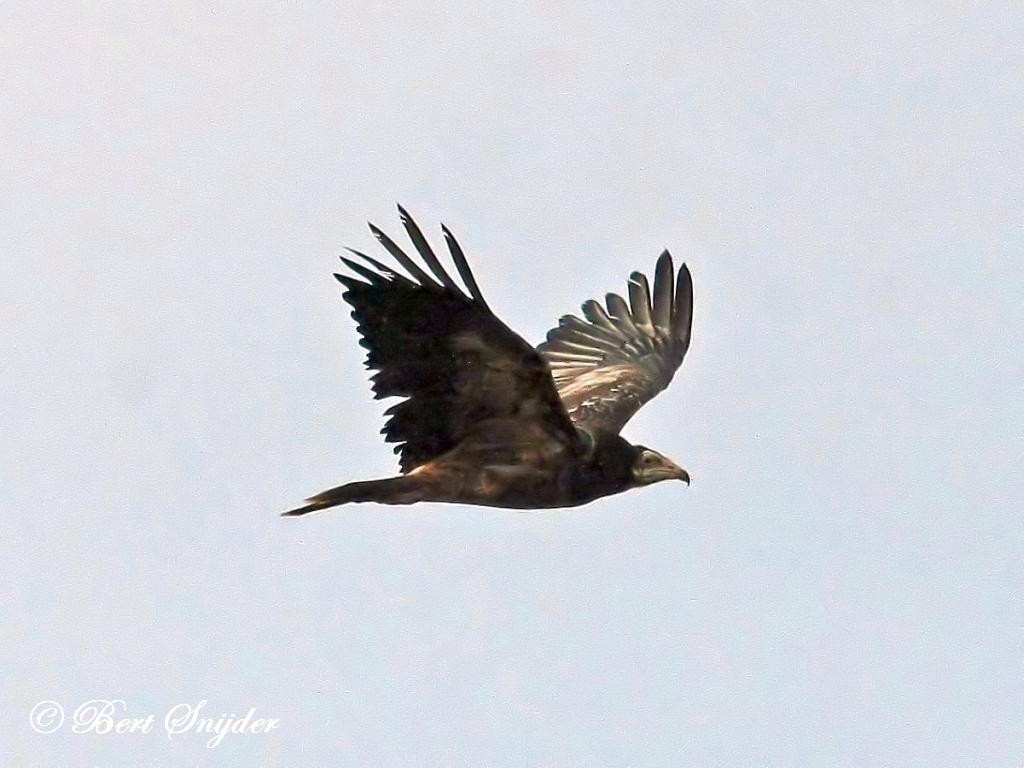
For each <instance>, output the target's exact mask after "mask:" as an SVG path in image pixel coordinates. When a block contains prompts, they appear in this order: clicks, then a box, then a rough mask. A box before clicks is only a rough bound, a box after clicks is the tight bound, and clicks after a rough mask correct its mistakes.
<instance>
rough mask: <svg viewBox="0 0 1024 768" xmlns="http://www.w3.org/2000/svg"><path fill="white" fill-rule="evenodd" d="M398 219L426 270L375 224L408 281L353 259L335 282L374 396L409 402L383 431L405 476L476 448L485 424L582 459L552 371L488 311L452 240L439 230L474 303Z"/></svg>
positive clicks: (372, 262) (412, 227)
mask: <svg viewBox="0 0 1024 768" xmlns="http://www.w3.org/2000/svg"><path fill="white" fill-rule="evenodd" d="M398 211H399V214H400V215H401V217H402V223H403V224H404V225H405V229H406V232H407V233H408V234H409V238H410V239H411V240H412V243H413V245H414V246H415V247H416V250H417V251H418V253H419V255H420V257H421V258H422V260H423V263H424V264H425V266H426V269H424V268H423V267H422V266H420V265H419V264H417V263H416V261H414V260H413V259H412V258H410V257H409V256H408V255H407V254H406V253H405V252H404V251H402V249H401V248H399V247H398V245H396V244H395V242H394V241H393V240H391V238H389V237H388V236H387V235H385V234H384V233H383V232H382V231H381V230H379V229H378V228H377V227H375V226H373V225H372V224H371V225H370V229H371V231H372V232H373V234H374V236H375V237H376V238H377V240H378V241H380V243H381V245H383V246H384V248H385V249H386V250H387V251H388V253H389V254H391V256H392V258H393V259H394V260H395V261H396V262H397V263H398V264H399V265H401V267H402V268H403V269H404V270H405V271H406V272H407V273H408V275H404V274H401V273H400V272H398V271H396V270H395V269H393V268H391V267H389V266H386V265H384V264H382V263H381V262H379V261H377V260H376V259H372V258H370V257H369V256H367V255H365V254H362V253H359V252H358V251H352V253H353V254H354V255H355V256H356V257H358V259H359V261H355V260H352V259H348V258H343V259H342V261H344V262H345V265H346V266H347V267H348V268H349V269H350V270H351V271H352V272H353V273H354V274H343V275H335V277H336V278H337V279H338V280H339V282H341V283H342V285H344V286H345V288H346V289H347V290H346V291H345V293H344V294H343V297H344V299H345V301H347V302H348V303H349V304H350V305H351V306H352V309H353V311H352V317H353V318H354V319H355V321H356V322H357V323H358V326H359V333H360V334H361V335H362V340H361V341H360V344H361V345H362V346H363V347H364V348H366V350H367V351H368V355H367V361H366V365H367V367H368V368H370V369H372V370H375V371H376V373H375V374H374V375H373V377H372V380H373V391H374V394H375V396H376V397H377V398H384V397H394V396H398V397H403V398H406V399H405V400H403V401H402V402H400V403H398V404H396V405H393V406H391V407H390V408H388V409H387V411H386V412H385V413H386V415H387V416H389V419H388V421H387V423H386V425H385V426H384V429H383V430H382V432H383V433H384V435H385V436H386V440H387V441H388V442H391V443H398V445H397V446H396V447H395V453H398V454H400V464H401V468H402V472H409V471H411V470H413V469H415V468H416V467H418V466H420V465H422V464H423V463H425V462H427V461H430V460H431V459H434V458H436V457H437V456H440V455H441V454H443V453H446V452H447V451H449V450H450V449H452V448H454V447H455V446H457V445H459V444H460V443H462V442H463V441H466V440H470V441H472V440H473V439H475V437H474V436H476V435H479V434H480V433H481V425H487V424H497V425H500V424H501V423H502V422H503V421H507V422H509V423H511V424H515V425H517V426H518V427H522V428H523V429H522V430H519V431H520V433H525V432H529V433H530V434H533V435H535V436H536V437H535V439H536V440H537V441H538V445H537V446H536V448H537V450H538V451H541V452H544V453H549V452H550V451H552V450H554V451H558V450H561V449H569V450H572V451H575V450H577V449H578V448H579V441H580V438H579V437H578V434H577V432H576V429H575V427H574V426H573V423H572V421H571V420H570V418H569V415H568V413H567V412H566V410H565V407H564V406H563V405H562V402H561V400H560V399H559V397H558V392H557V390H556V389H555V385H554V382H553V381H552V378H551V374H550V373H549V371H548V367H547V364H546V363H545V362H544V360H543V358H542V357H541V356H540V354H538V353H537V351H536V350H535V349H534V348H533V347H531V346H530V345H529V344H528V343H527V342H526V341H524V340H523V339H522V338H521V337H520V336H519V335H518V334H516V333H515V332H514V331H512V330H511V329H510V328H509V327H508V326H506V325H505V324H504V323H503V322H502V321H501V320H499V319H498V318H497V317H496V316H495V315H494V314H493V313H492V312H491V310H490V308H489V307H488V306H487V303H486V302H485V301H484V298H483V295H482V294H481V293H480V288H479V287H478V286H477V284H476V280H475V279H474V278H473V273H472V272H471V271H470V268H469V263H468V262H467V261H466V257H465V256H464V255H463V252H462V249H461V248H460V247H459V244H458V243H457V242H456V240H455V238H454V237H453V236H452V234H451V232H450V231H449V230H448V229H447V228H446V227H444V226H443V225H442V230H443V231H444V236H445V240H446V241H447V244H448V249H449V251H450V253H451V256H452V261H453V262H454V263H455V267H456V269H457V271H458V274H459V277H460V278H461V279H462V282H463V283H464V284H465V288H466V289H468V295H467V293H466V291H465V290H464V289H462V288H460V287H459V285H458V284H457V283H456V282H455V281H454V280H453V279H452V277H451V276H450V275H449V274H448V273H447V272H446V271H445V269H444V267H443V266H442V265H441V262H440V261H439V260H438V258H437V256H436V255H435V254H434V252H433V251H432V250H431V248H430V245H429V244H428V243H427V241H426V238H424V236H423V234H422V232H421V231H420V229H419V227H417V226H416V223H415V222H414V221H413V220H412V219H411V218H410V217H409V214H408V213H406V211H405V210H404V209H403V208H402V207H401V206H399V208H398ZM427 270H429V274H428V271H427ZM491 431H492V432H493V431H494V430H491ZM498 431H500V430H498Z"/></svg>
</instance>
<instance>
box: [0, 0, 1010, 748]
mask: <svg viewBox="0 0 1024 768" xmlns="http://www.w3.org/2000/svg"><path fill="white" fill-rule="evenodd" d="M383 5H384V4H383V3H346V2H338V3H309V2H305V0H296V1H295V2H262V3H228V2H220V1H219V0H214V1H213V2H209V1H208V0H199V2H198V3H170V2H160V1H157V2H154V1H153V0H147V1H146V2H142V1H141V0H140V1H139V2H127V1H125V2H89V3H85V2H82V3H49V2H22V1H21V0H6V2H3V3H2V4H0V253H2V254H3V256H2V258H0V330H2V332H0V444H2V448H0V508H2V511H3V514H2V515H0V541H2V544H0V547H2V551H3V557H2V559H0V581H2V583H3V588H2V589H0V601H2V603H0V609H2V613H3V619H2V621H0V657H2V659H3V661H2V663H0V667H2V671H0V694H2V702H0V745H3V746H2V747H0V764H3V765H4V766H8V765H10V766H32V767H33V768H35V767H37V766H45V767H49V766H54V767H56V766H72V767H74V768H79V767H82V766H102V768H114V767H116V766H129V765H130V766H157V765H159V766H161V767H162V768H186V767H189V768H191V767H193V766H236V765H238V766H241V765H245V766H260V765H267V766H271V765H272V766H284V765H288V766H370V765H374V766H441V765H444V766H484V765H487V766H534V765H549V766H627V765H630V766H649V765H666V766H667V765H679V766H684V765H688V766H729V767H732V766H735V767H737V768H743V767H746V766H751V767H755V766H756V767H758V768H764V767H765V766H777V767H778V766H880V767H881V766H894V765H899V766H928V767H929V768H931V767H932V766H960V765H991V766H1018V765H1020V764H1021V763H1022V762H1024V604H1022V602H1021V599H1022V596H1024V595H1022V591H1024V587H1022V585H1024V519H1022V499H1024V480H1022V473H1021V463H1022V455H1024V434H1022V432H1024V428H1022V425H1024V390H1022V374H1024V289H1022V282H1024V258H1022V252H1024V181H1022V180H1024V141H1022V137H1024V91H1022V83H1024V54H1022V51H1024V19H1022V17H1021V14H1020V8H1019V6H1016V4H1012V3H1006V4H999V3H985V2H979V3H970V4H968V3H936V2H912V3H908V2H896V3H893V2H884V3H883V2H868V3H864V2H861V3H853V4H847V7H846V8H845V9H837V8H836V6H837V4H834V3H808V4H802V3H795V2H780V3H765V2H733V3H724V4H715V3H704V2H699V3H695V2H684V3H679V2H666V3H641V4H627V3H593V4H590V3H571V2H566V3H561V2H557V3H556V2H539V1H538V0H527V2H519V3H475V2H462V3H452V4H449V5H439V4H437V3H426V2H407V3H392V4H389V8H388V10H382V6H383ZM395 202H402V203H403V204H405V205H406V206H407V207H408V208H409V209H410V211H411V212H412V214H413V215H414V216H415V217H416V218H417V219H418V221H419V223H420V225H421V226H422V228H423V230H424V231H425V232H426V233H427V235H428V237H430V238H431V239H433V241H434V242H435V243H436V244H440V243H441V242H442V240H441V239H440V237H439V227H438V225H439V222H440V221H442V220H443V221H444V222H445V223H446V224H448V225H449V226H450V227H451V228H452V229H453V231H454V232H455V233H456V235H457V236H458V237H459V238H460V240H461V242H462V245H463V247H464V249H465V251H466V253H467V255H468V257H469V259H470V260H471V262H472V264H473V265H474V268H475V270H476V274H477V277H478V280H479V282H480V284H481V287H482V289H483V291H484V294H485V295H486V296H487V297H488V299H489V301H490V304H491V306H492V307H493V308H494V309H495V311H496V312H497V313H498V314H499V315H500V316H501V317H502V318H503V319H504V320H505V321H506V322H507V323H508V324H509V325H510V326H511V327H512V328H514V329H516V330H517V331H519V332H520V333H521V334H522V335H523V336H524V337H525V338H527V339H529V340H531V341H533V342H534V343H536V342H539V341H541V340H542V339H543V336H544V333H545V332H546V330H547V329H548V328H549V327H550V326H552V325H553V324H554V323H555V322H556V321H557V319H558V317H559V316H560V315H561V314H564V313H567V312H573V311H577V310H578V306H579V304H580V303H581V302H582V301H584V300H585V299H588V298H591V297H600V296H602V295H603V294H604V293H605V292H606V291H610V290H616V291H623V290H625V286H626V279H627V277H628V275H629V273H630V271H632V270H634V269H642V270H644V271H647V272H648V274H650V272H651V270H652V269H653V266H654V262H655V259H656V257H657V255H658V253H659V252H660V251H661V249H662V248H665V247H667V248H669V249H670V250H671V251H672V252H673V254H674V255H675V256H676V258H677V260H685V261H686V262H687V263H688V264H689V266H690V268H691V270H692V272H693V276H694V282H695V292H696V316H695V320H694V332H693V345H692V347H691V349H690V353H689V356H688V358H687V360H686V363H685V365H684V366H683V369H682V370H681V372H680V374H679V375H678V376H677V377H676V380H675V382H674V383H673V385H672V387H671V388H670V389H669V390H668V391H667V392H665V393H664V394H663V395H661V396H659V397H658V398H657V399H656V400H655V401H654V402H652V403H651V404H650V405H648V406H647V407H646V408H645V409H644V410H643V411H642V412H641V413H640V414H639V415H638V416H637V417H636V418H635V419H634V420H633V421H632V422H631V423H630V424H629V425H628V426H627V428H626V430H625V434H626V436H627V437H628V438H629V439H631V440H634V441H636V442H640V443H644V444H646V445H650V446H651V447H653V448H656V449H657V450H659V451H661V452H663V453H665V454H666V455H668V456H670V457H671V458H672V459H674V460H676V461H677V462H678V463H679V464H681V465H682V466H684V467H686V468H687V469H688V470H689V471H690V474H691V475H692V476H693V485H692V486H691V487H690V488H687V487H686V486H684V485H683V484H681V483H664V484H661V485H658V486H656V487H652V488H648V489H644V490H639V491H633V492H630V493H628V494H625V495H622V496H618V497H614V498H609V499H604V500H600V501H598V502H595V503H593V504H590V505H589V506H586V507H584V508H581V509H577V510H570V511H561V512H554V513H545V514H522V513H515V512H506V511H496V510H488V509H477V508H468V507H458V506H452V505H443V504H423V505H419V506H416V507H412V508H405V509H403V508H397V509H396V508H383V507H378V506H374V505H360V506H352V507H346V508H343V509H338V510H334V511H332V512H330V513H326V514H323V515H320V516H317V517H314V518H306V519H300V520H282V519H280V518H279V517H278V516H277V513H278V512H279V511H281V510H283V509H287V508H290V507H292V506H295V505H296V504H297V503H299V502H301V500H302V499H303V498H304V497H306V496H308V495H310V494H312V493H314V492H316V491H319V490H322V489H323V488H326V487H329V486H332V485H337V484H340V483H342V482H345V481H347V480H352V479H358V478H367V477H376V476H382V475H387V474H389V473H391V472H393V471H394V470H395V467H396V463H395V459H394V456H393V455H392V454H391V451H390V448H389V447H387V446H385V445H384V443H383V442H382V440H381V438H380V435H379V434H378V430H379V429H380V427H381V425H382V424H383V417H382V406H381V404H379V403H377V402H375V401H374V400H373V399H372V397H371V394H370V388H369V385H368V381H367V375H366V372H365V371H364V369H363V367H362V359H363V351H362V350H361V349H360V347H359V346H358V344H357V336H356V333H355V329H354V326H353V323H352V321H351V320H350V319H349V317H348V311H347V309H346V308H345V307H344V306H343V305H342V303H341V301H340V290H339V286H338V285H337V284H336V283H335V281H334V280H333V278H332V277H331V273H332V271H334V270H335V269H336V268H337V267H338V266H339V263H338V261H337V256H338V255H339V254H340V253H341V252H342V247H343V246H345V245H351V246H353V247H357V248H361V249H365V250H368V251H370V252H372V253H374V254H377V253H378V252H379V249H378V248H377V246H376V245H375V243H374V242H373V240H372V238H371V236H370V234H369V232H368V231H367V229H366V225H365V222H366V221H367V220H371V221H373V222H375V223H376V224H378V225H379V226H381V227H382V228H384V229H385V230H386V231H390V232H392V233H393V234H395V235H396V237H397V235H399V234H401V228H400V224H399V222H398V217H397V214H396V212H395V209H394V203H395ZM92 699H121V700H123V701H124V702H125V704H124V707H123V708H121V707H120V705H119V709H118V717H123V716H125V715H127V716H129V717H138V718H144V717H146V716H148V715H150V714H152V715H154V725H153V727H152V730H151V732H149V733H144V734H143V733H135V734H116V733H110V734H106V735H98V734H95V733H85V734H76V733H73V732H72V731H71V726H72V724H73V723H72V721H73V716H74V712H75V710H76V709H77V708H78V707H79V705H81V704H83V703H84V702H87V701H89V700H92ZM45 700H51V701H54V702H57V703H58V704H60V705H61V707H63V709H64V711H65V718H66V719H65V722H64V724H63V726H62V727H61V728H60V729H59V730H58V731H56V732H54V733H50V734H41V733H37V732H36V731H35V730H33V728H32V727H31V724H30V718H29V716H30V712H31V711H32V710H33V707H35V706H36V704H37V703H39V702H42V701H45ZM203 700H206V701H207V702H208V703H207V705H206V709H205V710H204V711H203V713H202V716H206V715H213V716H218V717H219V716H220V715H221V714H228V715H230V714H237V715H238V716H242V715H244V714H245V713H246V712H248V710H249V709H250V708H253V707H255V708H256V710H257V713H256V715H255V717H263V718H277V719H279V720H280V725H279V727H278V728H277V729H275V730H273V731H271V732H270V733H266V734H246V735H238V734H235V735H228V736H227V737H226V738H225V739H224V741H223V742H222V743H221V744H220V745H219V746H218V747H216V748H214V749H210V748H207V747H206V740H207V738H208V737H201V736H198V735H196V734H194V733H184V734H179V735H177V736H175V737H174V738H168V736H167V734H166V733H165V732H164V730H163V728H164V725H163V719H164V716H165V715H166V714H167V712H168V711H169V710H171V709H172V708H173V707H175V706H177V705H179V704H183V703H187V704H190V705H192V706H195V705H196V704H198V702H200V701H203ZM3 750H7V751H6V752H4V751H3Z"/></svg>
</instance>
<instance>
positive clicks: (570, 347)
mask: <svg viewBox="0 0 1024 768" xmlns="http://www.w3.org/2000/svg"><path fill="white" fill-rule="evenodd" d="M606 303H607V305H608V311H607V312H606V311H605V310H604V308H603V307H602V306H601V305H600V304H598V303H597V302H596V301H593V300H591V301H587V302H586V303H584V304H583V317H584V318H586V319H585V320H584V319H581V318H579V317H576V316H574V315H566V316H565V317H563V318H562V319H561V320H559V322H558V327H557V328H553V329H551V330H550V331H549V332H548V336H547V341H545V342H544V343H542V344H541V345H540V346H539V347H537V350H538V351H539V352H540V353H541V354H542V355H543V356H544V359H545V360H547V362H548V365H549V366H551V375H552V376H553V377H554V379H555V385H556V386H557V387H558V394H559V396H560V397H561V398H562V402H563V403H564V404H565V407H566V409H567V410H568V411H569V416H570V417H571V418H572V420H573V422H574V423H575V424H576V425H577V426H579V427H583V428H588V429H600V430H605V431H609V432H614V433H617V432H619V431H620V430H621V429H622V427H623V426H624V425H625V424H626V422H627V421H629V420H630V418H632V416H633V414H634V413H636V412H637V411H638V410H640V407H641V406H643V404H644V403H646V402H647V401H648V400H650V399H651V398H653V397H654V396H655V395H657V394H658V393H659V392H661V390H663V389H665V387H667V386H668V384H669V382H670V381H671V380H672V376H673V375H674V374H675V372H676V370H678V368H679V366H680V365H681V364H682V362H683V357H684V356H685V355H686V350H687V348H688V347H689V346H690V325H691V322H692V320H693V281H692V279H691V278H690V270H688V269H687V268H686V265H685V264H684V265H683V266H682V267H680V269H679V275H678V278H677V277H676V274H675V269H674V267H673V266H672V257H671V256H670V255H669V253H668V251H665V252H663V253H662V254H661V256H660V257H659V258H658V264H657V267H656V268H655V273H654V297H653V301H652V300H651V290H650V287H649V285H648V283H647V278H646V277H645V276H644V275H642V274H640V273H639V272H634V273H633V274H632V275H630V277H629V304H627V303H626V301H625V300H624V299H623V298H622V297H621V296H618V295H616V294H614V293H609V294H608V296H607V298H606Z"/></svg>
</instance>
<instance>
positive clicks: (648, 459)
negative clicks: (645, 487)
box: [644, 453, 654, 464]
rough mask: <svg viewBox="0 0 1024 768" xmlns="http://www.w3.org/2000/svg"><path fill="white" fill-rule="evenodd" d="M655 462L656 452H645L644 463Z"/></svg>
mask: <svg viewBox="0 0 1024 768" xmlns="http://www.w3.org/2000/svg"><path fill="white" fill-rule="evenodd" d="M653 463H654V454H653V453H645V454H644V464H653Z"/></svg>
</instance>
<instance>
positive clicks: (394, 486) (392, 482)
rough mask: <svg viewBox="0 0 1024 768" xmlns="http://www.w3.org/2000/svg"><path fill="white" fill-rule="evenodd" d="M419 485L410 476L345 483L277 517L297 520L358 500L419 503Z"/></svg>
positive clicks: (421, 491) (420, 499) (420, 489)
mask: <svg viewBox="0 0 1024 768" xmlns="http://www.w3.org/2000/svg"><path fill="white" fill-rule="evenodd" d="M422 486H423V483H422V482H420V481H419V478H416V477H413V476H411V475H399V476H398V477H386V478H384V479H383V480H361V481H359V482H355V483H346V484H345V485H339V486H338V487H337V488H330V489H328V490H326V491H322V492H320V493H318V494H317V495H316V496H310V497H309V498H308V499H306V504H305V505H304V506H301V507H297V508H295V509H290V510H288V511H287V512H282V513H281V517H299V516H300V515H308V514H310V513H311V512H319V511H320V510H322V509H327V508H328V507H336V506H338V505H339V504H351V503H353V502H358V501H376V502H377V503H379V504H412V503H414V502H417V501H423V500H424V495H423V487H422Z"/></svg>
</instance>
